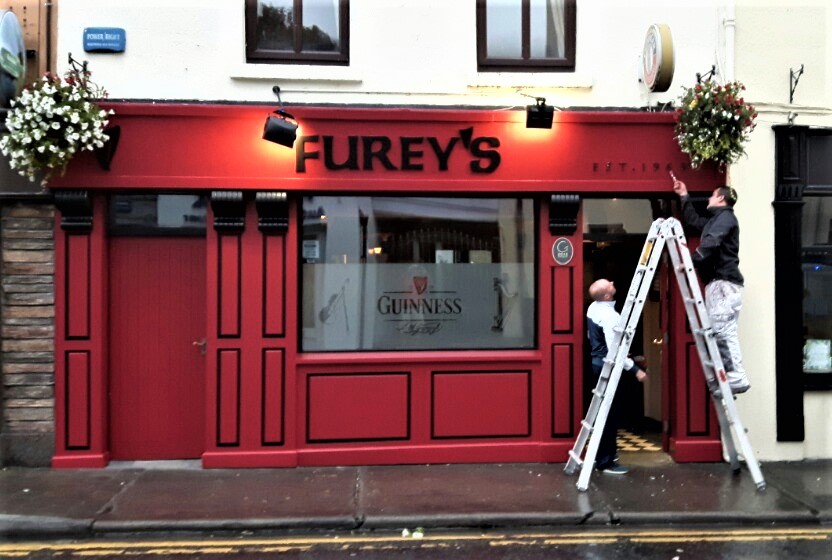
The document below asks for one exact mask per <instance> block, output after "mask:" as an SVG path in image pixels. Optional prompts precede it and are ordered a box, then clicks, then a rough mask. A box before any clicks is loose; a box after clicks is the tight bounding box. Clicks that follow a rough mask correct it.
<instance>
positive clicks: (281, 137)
mask: <svg viewBox="0 0 832 560" xmlns="http://www.w3.org/2000/svg"><path fill="white" fill-rule="evenodd" d="M272 91H273V92H274V93H275V95H277V102H278V103H280V108H278V109H275V110H274V111H273V112H272V113H271V114H270V115H269V116H268V117H266V125H265V126H264V127H263V140H268V141H269V142H274V143H275V144H280V145H281V146H286V147H287V148H291V147H292V146H294V144H295V138H296V137H297V131H298V123H297V121H296V120H295V117H294V116H292V115H291V114H289V113H287V112H286V111H284V110H283V102H282V101H281V100H280V86H274V87H273V88H272Z"/></svg>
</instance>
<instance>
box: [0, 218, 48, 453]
mask: <svg viewBox="0 0 832 560" xmlns="http://www.w3.org/2000/svg"><path fill="white" fill-rule="evenodd" d="M0 204H2V206H0V278H2V284H0V345H1V346H0V378H1V379H2V384H0V391H1V392H0V411H2V423H1V424H0V464H2V465H22V466H48V465H49V462H50V459H51V456H52V453H53V450H54V439H55V394H54V393H55V355H54V338H55V284H54V272H55V271H54V268H55V267H54V262H55V259H54V253H55V251H54V233H53V227H54V219H55V210H54V207H53V206H52V205H51V204H37V203H24V202H14V203H11V202H0Z"/></svg>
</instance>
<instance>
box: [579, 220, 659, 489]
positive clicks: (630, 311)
mask: <svg viewBox="0 0 832 560" xmlns="http://www.w3.org/2000/svg"><path fill="white" fill-rule="evenodd" d="M665 242H666V239H665V237H664V236H663V235H662V234H661V221H660V220H657V221H655V222H653V224H652V225H651V228H650V233H649V234H648V236H647V239H646V241H645V244H644V248H643V249H642V253H641V257H640V259H639V263H638V265H637V267H636V271H635V273H634V275H633V280H632V281H631V283H630V287H629V289H628V291H627V297H626V299H625V304H624V308H623V309H622V311H621V314H620V318H619V322H618V325H617V326H616V327H615V336H614V340H613V343H612V347H611V348H608V349H607V356H606V358H605V360H604V367H603V368H602V370H601V374H600V375H599V378H598V382H597V384H596V387H595V390H594V391H593V398H592V402H591V403H590V406H589V409H588V411H587V415H586V418H585V420H584V421H583V422H582V427H581V430H580V432H579V434H578V437H577V438H576V440H575V445H574V446H573V448H572V450H570V451H569V458H568V460H567V463H566V466H565V467H564V471H565V472H566V473H567V474H573V473H574V472H575V470H576V469H577V468H578V467H580V468H581V474H580V476H579V477H578V482H577V486H578V489H579V490H581V491H584V490H586V489H587V488H588V486H589V478H590V476H591V474H592V469H593V468H594V466H595V457H596V455H597V453H598V447H599V446H600V442H601V436H602V433H603V430H604V426H605V425H606V420H607V417H608V416H609V411H610V408H611V407H612V402H613V399H614V398H615V392H616V390H617V388H618V382H619V379H620V377H621V373H622V371H623V367H624V361H625V360H626V358H627V354H628V352H629V349H630V345H631V344H632V338H633V335H634V333H635V329H636V326H637V324H638V320H639V318H640V316H641V312H642V309H643V307H644V302H645V300H646V298H647V293H648V291H649V289H650V284H651V282H652V278H653V276H654V274H655V271H656V268H657V267H658V264H659V259H660V258H661V253H662V249H663V247H664V244H665ZM587 441H588V442H589V445H588V447H587V448H586V454H585V455H584V458H583V460H581V459H580V457H581V454H582V452H583V451H584V448H585V446H586V445H587Z"/></svg>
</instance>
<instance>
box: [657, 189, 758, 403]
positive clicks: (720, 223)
mask: <svg viewBox="0 0 832 560" xmlns="http://www.w3.org/2000/svg"><path fill="white" fill-rule="evenodd" d="M670 177H671V179H673V190H674V191H675V192H676V194H678V195H679V196H680V197H681V199H682V215H683V217H684V220H685V223H686V224H687V225H688V226H691V227H692V228H694V229H696V230H699V231H701V238H700V242H699V247H697V249H696V251H694V253H693V265H694V266H695V267H696V270H697V271H698V272H699V276H700V277H701V278H702V282H703V283H704V284H705V307H706V309H707V310H708V316H709V317H710V320H711V327H712V328H713V330H714V335H715V337H716V343H717V347H718V348H719V354H720V356H721V357H722V365H723V366H724V367H725V371H726V373H727V375H728V384H729V385H730V386H731V392H732V393H734V394H735V395H736V394H739V393H744V392H746V391H748V389H749V388H750V387H751V384H750V383H749V381H748V376H747V375H746V374H745V370H744V369H743V366H742V353H741V351H740V341H739V336H738V334H737V320H738V319H739V314H740V308H741V307H742V291H743V276H742V274H741V273H740V269H739V264H740V258H739V249H740V225H739V222H737V217H736V216H735V215H734V204H736V202H737V191H736V190H734V189H733V188H731V187H726V186H723V187H717V188H715V189H714V192H713V194H711V197H710V198H709V199H708V212H709V213H710V215H708V216H703V215H701V214H700V213H699V212H698V211H697V210H696V208H694V206H693V203H692V202H691V201H690V197H689V196H688V189H687V186H686V185H685V184H684V183H683V182H682V181H680V180H678V179H677V178H676V176H675V175H673V173H671V174H670Z"/></svg>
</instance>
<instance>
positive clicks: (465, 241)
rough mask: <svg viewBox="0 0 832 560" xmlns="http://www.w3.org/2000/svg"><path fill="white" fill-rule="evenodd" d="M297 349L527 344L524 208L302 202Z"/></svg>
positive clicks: (530, 304) (522, 203) (528, 223)
mask: <svg viewBox="0 0 832 560" xmlns="http://www.w3.org/2000/svg"><path fill="white" fill-rule="evenodd" d="M302 211H303V217H302V221H303V231H302V239H301V247H300V256H301V263H302V283H301V284H302V285H301V294H302V295H301V299H302V311H301V315H302V319H301V322H302V331H303V335H302V340H301V349H302V350H303V351H307V352H320V351H390V350H462V349H467V350H472V349H482V350H493V349H509V348H511V349H519V348H533V347H534V345H535V324H536V322H535V309H536V305H535V266H534V252H535V247H534V239H535V237H534V232H535V219H534V216H535V212H534V203H533V201H532V199H528V198H416V197H385V196H367V197H361V196H358V197H346V196H315V197H306V198H304V201H303V210H302Z"/></svg>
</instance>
